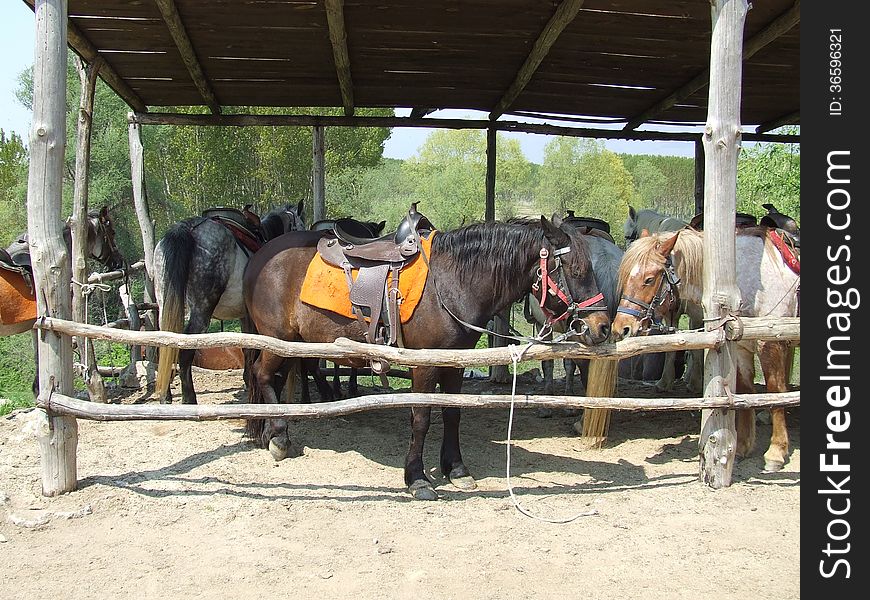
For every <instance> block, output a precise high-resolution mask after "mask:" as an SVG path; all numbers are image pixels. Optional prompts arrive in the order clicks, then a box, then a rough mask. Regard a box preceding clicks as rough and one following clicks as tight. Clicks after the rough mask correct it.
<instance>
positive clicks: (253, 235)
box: [200, 204, 266, 254]
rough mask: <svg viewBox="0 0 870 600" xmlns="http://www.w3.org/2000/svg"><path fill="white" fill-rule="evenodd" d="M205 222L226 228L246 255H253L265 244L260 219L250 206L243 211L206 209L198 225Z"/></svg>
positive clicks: (223, 208) (226, 208) (218, 208)
mask: <svg viewBox="0 0 870 600" xmlns="http://www.w3.org/2000/svg"><path fill="white" fill-rule="evenodd" d="M205 220H212V221H215V222H217V223H220V224H221V225H223V226H224V227H226V228H227V229H228V230H229V231H230V233H232V234H233V237H234V238H235V239H236V243H237V244H238V245H239V247H240V248H242V250H244V251H246V252H248V253H251V254H253V253H254V252H256V251H257V250H259V249H260V248H261V247H262V246H263V244H265V243H266V239H265V237H264V236H263V232H262V230H261V229H260V217H259V216H257V214H256V213H254V212H252V211H251V205H250V204H248V205H246V206H245V208H244V209H243V210H239V209H237V208H231V207H225V206H218V207H214V208H209V209H206V210H204V211H202V221H200V223H202V222H203V221H205Z"/></svg>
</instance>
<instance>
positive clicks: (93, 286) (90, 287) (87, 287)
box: [71, 279, 112, 383]
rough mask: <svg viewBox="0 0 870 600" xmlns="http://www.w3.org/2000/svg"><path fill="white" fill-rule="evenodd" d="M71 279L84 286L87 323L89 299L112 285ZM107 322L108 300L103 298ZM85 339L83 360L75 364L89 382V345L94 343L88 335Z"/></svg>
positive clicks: (109, 288) (104, 316) (81, 356)
mask: <svg viewBox="0 0 870 600" xmlns="http://www.w3.org/2000/svg"><path fill="white" fill-rule="evenodd" d="M71 281H72V282H73V283H74V284H76V285H77V286H79V287H80V288H82V299H83V300H84V301H85V307H84V312H85V323H87V321H88V299H89V298H90V295H91V294H93V293H94V291H95V290H99V291H100V292H108V291H109V290H111V289H112V286H110V285H109V284H107V283H82V282H81V281H76V280H75V279H72V280H71ZM106 323H108V318H107V315H106V301H105V298H104V299H103V325H105V324H106ZM84 340H85V347H84V348H82V351H81V352H80V354H79V358H81V360H82V362H81V363H76V364H75V365H74V366H75V367H76V368H78V369H80V370H81V374H82V377H83V378H84V379H85V383H87V382H88V376H89V373H88V368H87V366H86V365H87V362H88V346H89V345H91V344H93V342H92V341H91V339H90V338H88V337H85V338H84Z"/></svg>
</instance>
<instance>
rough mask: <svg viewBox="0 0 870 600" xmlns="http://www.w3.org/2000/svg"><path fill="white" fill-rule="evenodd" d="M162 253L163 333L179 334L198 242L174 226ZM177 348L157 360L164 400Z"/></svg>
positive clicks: (180, 226)
mask: <svg viewBox="0 0 870 600" xmlns="http://www.w3.org/2000/svg"><path fill="white" fill-rule="evenodd" d="M160 246H161V250H162V251H163V272H162V273H159V274H158V277H160V280H161V286H160V289H161V294H160V296H161V297H160V298H158V303H159V304H158V305H159V307H160V330H161V331H172V332H175V333H179V332H180V331H181V329H182V326H183V325H184V305H185V298H186V296H187V278H188V273H189V272H190V262H191V260H192V258H193V251H194V249H195V248H196V242H195V241H194V239H193V235H192V234H191V231H190V227H188V226H187V224H185V223H179V224H177V225H175V226H173V227H172V228H171V229H170V230H169V231H168V232H166V235H165V236H164V237H163V239H162V240H161V241H160ZM178 352H179V350H178V348H172V347H169V346H161V347H160V352H159V355H158V359H157V382H156V384H155V388H156V391H157V397H158V398H161V399H163V398H164V397H165V396H166V394H167V392H168V390H169V384H170V383H171V382H172V377H173V368H174V366H175V363H176V362H178Z"/></svg>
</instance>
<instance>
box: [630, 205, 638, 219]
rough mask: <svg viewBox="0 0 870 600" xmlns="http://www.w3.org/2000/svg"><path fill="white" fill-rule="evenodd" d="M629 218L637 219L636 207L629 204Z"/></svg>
mask: <svg viewBox="0 0 870 600" xmlns="http://www.w3.org/2000/svg"><path fill="white" fill-rule="evenodd" d="M628 218H629V219H631V220H632V221H637V213H636V212H635V211H634V207H633V206H631V205H629V206H628Z"/></svg>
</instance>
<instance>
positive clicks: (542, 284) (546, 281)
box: [532, 246, 607, 325]
mask: <svg viewBox="0 0 870 600" xmlns="http://www.w3.org/2000/svg"><path fill="white" fill-rule="evenodd" d="M570 251H571V248H570V247H567V246H566V247H565V248H559V249H558V250H556V251H554V252H553V256H555V262H556V266H555V268H554V269H553V270H554V271H556V270H558V271H559V279H560V280H561V281H562V286H560V285H559V283H558V282H557V281H556V280H555V279H553V278H552V277H550V272H549V269H547V259H549V257H550V251H549V250H547V249H546V248H541V252H540V258H541V263H540V267H539V268H538V281H537V282H536V283H535V284H534V285H533V286H532V291H533V292H538V291H539V292H540V294H541V297H540V298H539V299H538V304H539V305H540V306H541V310H542V311H543V312H544V315H545V316H546V317H547V323H546V324H547V325H552V324H553V323H558V322H559V321H561V320H562V319H566V318H568V317H569V316H571V315H573V314H574V313H576V312H579V311H581V310H590V311H591V310H607V307H605V306H597V304H598V303H599V302H603V301H604V294H602V293H601V292H598V294H596V295H595V296H592V297H591V298H588V299H586V300H583V301H582V302H575V301H574V299H573V297H572V296H571V290H570V289H567V286H566V285H565V281H564V279H565V278H564V273H563V272H562V259H561V255H562V254H567V253H568V252H570ZM563 286H564V287H565V288H566V289H567V291H566V290H563V289H562V287H563ZM548 293H549V294H551V295H553V296H555V297H556V298H558V299H559V300H561V301H562V303H563V304H564V305H565V310H564V312H562V314H560V315H559V316H556V313H554V312H553V311H551V310H550V309H548V308H547V306H546V301H547V294H548Z"/></svg>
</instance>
